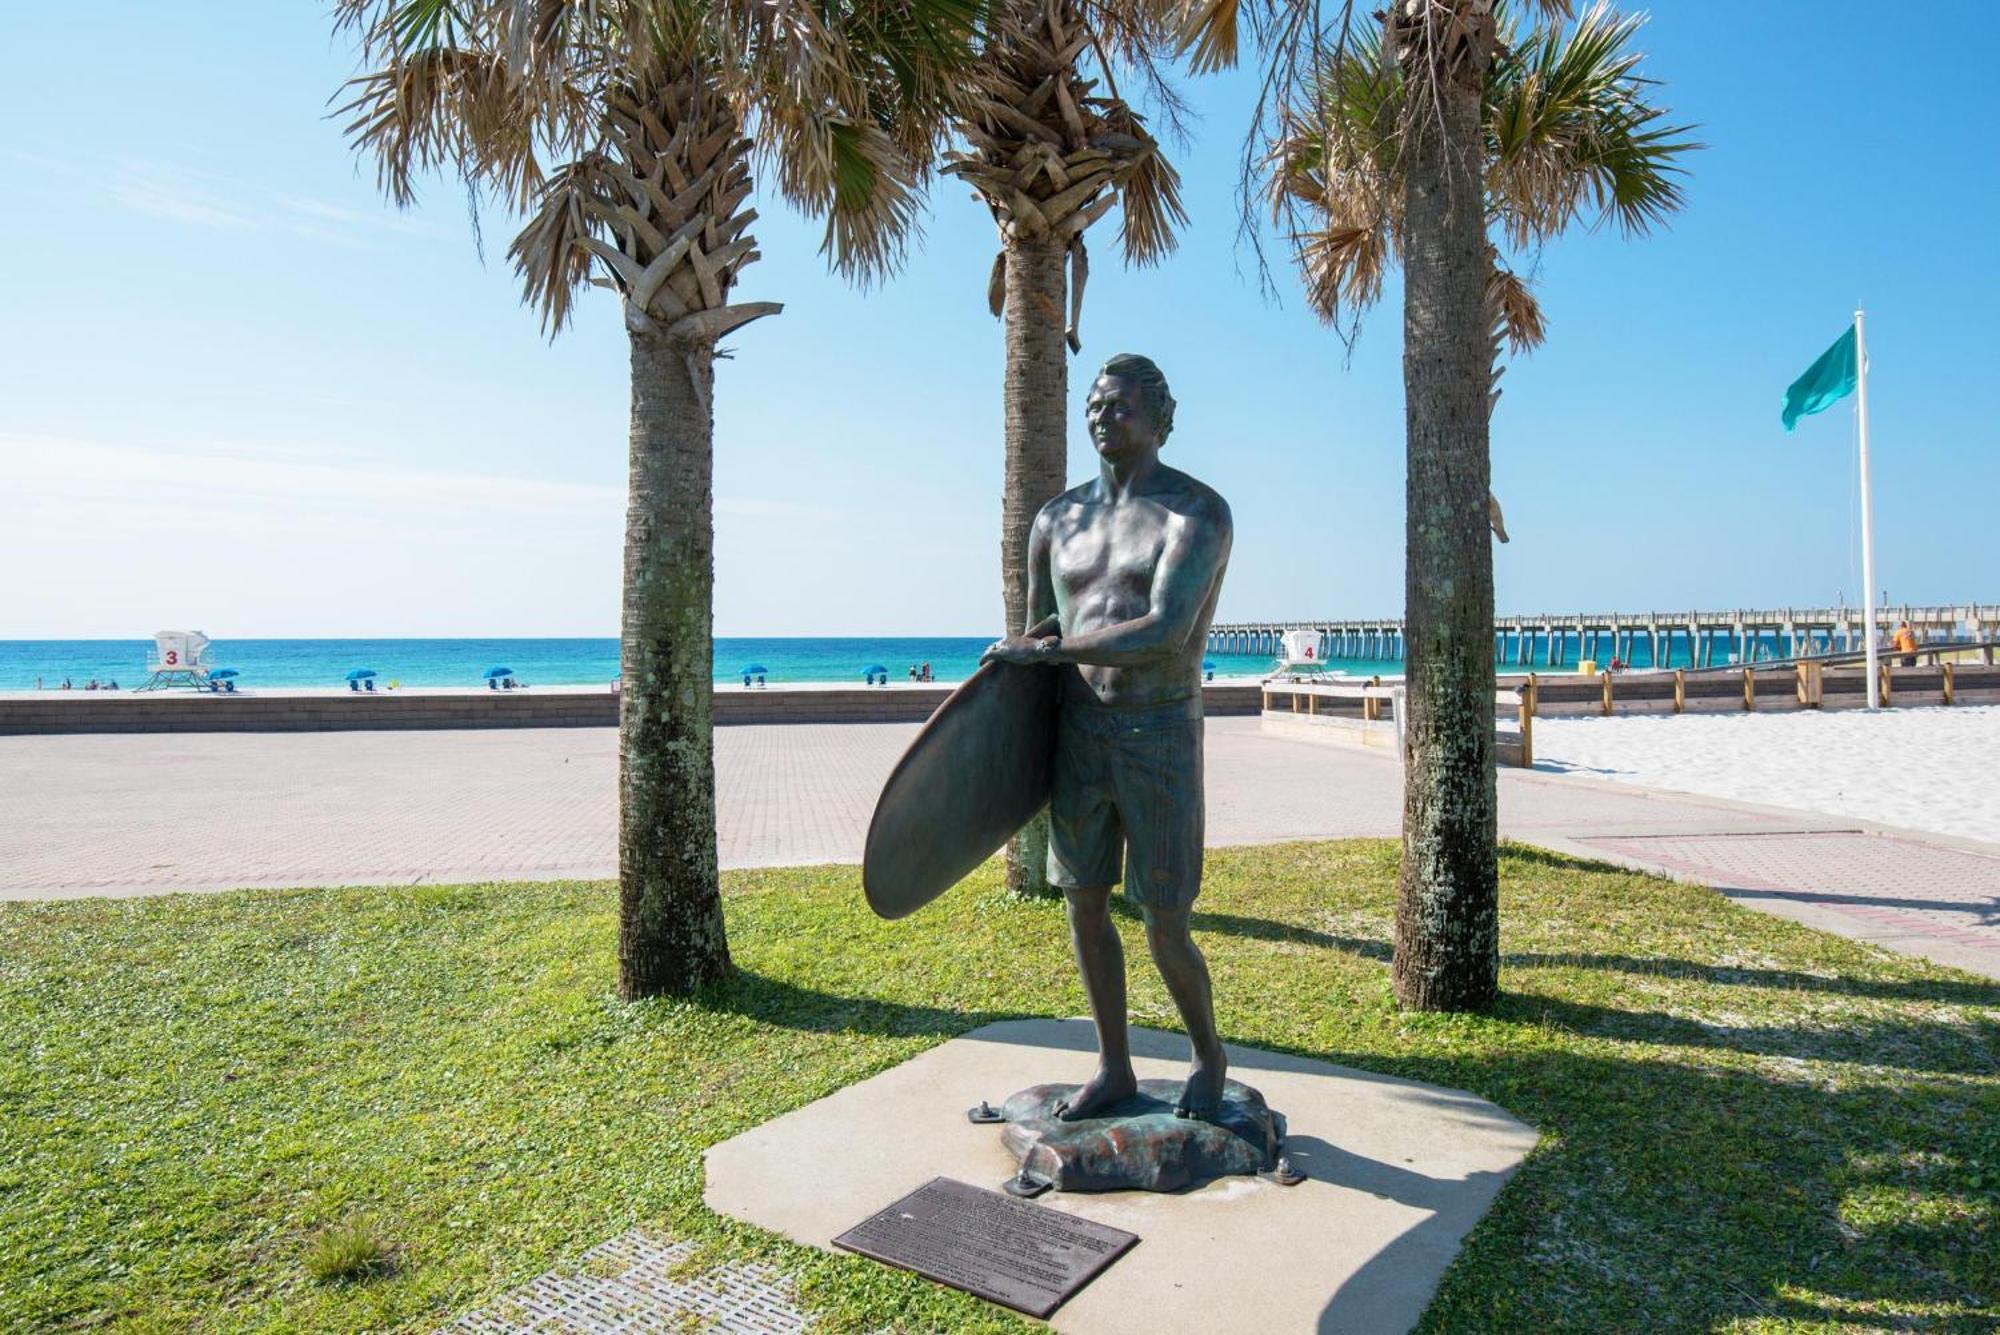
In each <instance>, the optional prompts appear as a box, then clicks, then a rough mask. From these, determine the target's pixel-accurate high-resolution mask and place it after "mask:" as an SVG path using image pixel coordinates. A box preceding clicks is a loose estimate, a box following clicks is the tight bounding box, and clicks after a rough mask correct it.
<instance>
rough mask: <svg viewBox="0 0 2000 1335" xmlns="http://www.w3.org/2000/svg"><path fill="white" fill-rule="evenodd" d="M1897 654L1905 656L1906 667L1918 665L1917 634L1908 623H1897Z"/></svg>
mask: <svg viewBox="0 0 2000 1335" xmlns="http://www.w3.org/2000/svg"><path fill="white" fill-rule="evenodd" d="M1896 652H1897V653H1899V654H1901V655H1902V656H1903V666H1904V667H1915V666H1916V665H1917V633H1916V632H1915V631H1913V630H1911V629H1910V623H1909V622H1907V621H1899V622H1897V623H1896Z"/></svg>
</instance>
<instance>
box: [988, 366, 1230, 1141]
mask: <svg viewBox="0 0 2000 1335" xmlns="http://www.w3.org/2000/svg"><path fill="white" fill-rule="evenodd" d="M1084 411H1085V417H1086V420H1087V422H1088V425H1089V430H1090V436H1091V440H1092V442H1093V444H1094V445H1095V446H1096V448H1097V453H1098V458H1099V465H1100V467H1099V472H1098V476H1097V478H1095V479H1094V480H1092V481H1090V482H1086V483H1084V484H1083V485H1082V486H1079V487H1073V488H1071V489H1070V490H1069V491H1066V492H1064V493H1063V494H1062V495H1060V496H1058V497H1056V498H1055V499H1054V500H1052V501H1050V502H1049V503H1048V504H1047V505H1045V506H1043V507H1042V511H1041V513H1040V514H1039V515H1037V516H1036V517H1035V523H1034V527H1033V528H1032V529H1031V530H1030V534H1029V539H1028V619H1029V624H1028V626H1026V627H1025V628H1024V629H1023V630H1022V632H1021V633H1020V634H1019V635H1015V636H1011V637H1009V638H1007V639H1004V640H1000V641H998V642H996V643H995V644H993V645H992V647H990V648H989V649H987V651H986V653H985V654H984V655H983V656H982V658H981V661H982V662H986V661H990V660H993V659H999V660H1001V661H1002V662H1008V663H1021V664H1036V665H1043V666H1046V667H1048V668H1049V669H1050V670H1052V671H1054V672H1056V673H1057V674H1058V683H1057V697H1058V707H1057V708H1058V714H1057V717H1058V723H1057V732H1056V750H1055V757H1054V778H1053V787H1052V790H1051V793H1050V796H1049V856H1048V875H1049V881H1050V883H1051V884H1053V885H1057V886H1060V887H1062V890H1063V894H1064V897H1065V898H1066V899H1067V900H1068V907H1069V922H1070V938H1071V941H1072V943H1073V944H1074V946H1075V949H1076V960H1077V970H1078V972H1079V973H1080V974H1081V975H1082V978H1083V986H1084V991H1085V992H1086V993H1087V994H1088V996H1089V998H1090V1013H1091V1018H1092V1020H1093V1021H1095V1023H1096V1026H1097V1044H1098V1068H1097V1073H1096V1075H1095V1076H1093V1077H1092V1078H1091V1079H1090V1081H1089V1082H1088V1083H1086V1084H1085V1085H1084V1086H1083V1087H1082V1088H1081V1089H1079V1090H1078V1091H1077V1092H1076V1093H1075V1094H1074V1095H1072V1096H1071V1097H1070V1098H1069V1099H1068V1100H1067V1101H1065V1102H1064V1103H1062V1104H1060V1105H1059V1106H1058V1107H1057V1110H1056V1115H1057V1116H1059V1117H1061V1118H1063V1119H1064V1120H1066V1121H1077V1120H1080V1119H1083V1118H1089V1117H1097V1116H1101V1115H1103V1114H1104V1113H1105V1111H1106V1110H1108V1109H1110V1108H1111V1107H1112V1106H1113V1105H1115V1104H1117V1103H1119V1102H1120V1101H1121V1100H1124V1099H1126V1098H1128V1097H1130V1096H1131V1095H1132V1094H1134V1093H1135V1092H1136V1091H1137V1089H1138V1081H1137V1079H1136V1077H1135V1075H1134V1073H1133V1070H1132V1058H1131V1049H1130V1035H1129V1034H1128V1032H1127V1029H1126V1005H1125V955H1124V949H1123V947H1122V946H1121V944H1120V942H1119V937H1118V929H1117V927H1116V926H1115V925H1114V924H1113V922H1112V920H1111V888H1112V886H1114V885H1116V884H1118V883H1119V882H1120V881H1121V880H1122V881H1123V882H1124V886H1125V895H1126V898H1127V899H1129V900H1131V901H1132V902H1133V903H1134V904H1136V905H1137V906H1138V908H1139V912H1140V915H1141V916H1142V917H1143V918H1144V920H1145V924H1146V943H1147V945H1148V946H1149V947H1150V949H1151V952H1152V956H1153V962H1154V964H1155V965H1157V966H1158V968H1159V970H1160V976H1161V978H1162V979H1163V980H1164V981H1165V982H1166V985H1167V991H1168V992H1169V993H1170V994H1171V995H1172V997H1173V999H1174V1005H1175V1007H1176V1008H1177V1009H1178V1010H1179V1011H1180V1016H1181V1023H1182V1025H1183V1026H1184V1027H1185V1028H1186V1030H1187V1034H1188V1040H1189V1043H1190V1045H1191V1046H1192V1048H1193V1061H1192V1063H1191V1065H1190V1067H1189V1069H1188V1078H1187V1083H1186V1085H1185V1086H1184V1088H1183V1091H1182V1094H1181V1097H1180V1101H1179V1104H1178V1106H1177V1107H1176V1108H1175V1112H1176V1113H1178V1114H1179V1115H1180V1116H1183V1117H1198V1118H1203V1119H1207V1120H1213V1119H1214V1118H1215V1117H1216V1116H1217V1114H1218V1112H1219V1110H1220V1107H1221V1102H1222V1093H1223V1079H1224V1075H1225V1074H1226V1072H1227V1069H1228V1061H1227V1058H1226V1057H1225V1055H1224V1053H1223V1049H1222V1043H1221V1040H1220V1039H1219V1038H1218V1037H1217V1035H1216V1032H1215V1003H1214V997H1213V993H1212V991H1211V989H1210V984H1209V975H1208V962H1207V961H1206V960H1205V959H1204V958H1203V957H1202V953H1201V950H1200V948H1199V947H1198V946H1196V945H1195V943H1194V938H1193V937H1192V936H1191V935H1190V934H1189V930H1188V918H1189V914H1190V912H1191V910H1192V908H1193V904H1194V899H1195V895H1196V894H1197V893H1198V892H1199V891H1200V889H1201V865H1202V826H1203V810H1202V785H1201V768H1202V767H1201V752H1202V700H1201V655H1202V650H1203V647H1204V645H1205V643H1206V641H1207V633H1208V625H1209V622H1210V621H1211V620H1212V619H1213V618H1214V615H1215V603H1216V599H1217V598H1218V597H1219V596H1220V595H1221V591H1222V575H1223V570H1224V568H1225V567H1226V566H1227V564H1228V562H1229V548H1230V542H1231V537H1232V525H1231V520H1230V515H1229V506H1228V505H1227V504H1226V503H1225V502H1224V501H1223V499H1222V497H1220V496H1218V495H1217V494H1216V493H1215V492H1214V491H1213V490H1211V489H1210V488H1209V487H1207V486H1205V485H1203V484H1202V483H1200V482H1197V481H1196V480H1195V479H1193V478H1191V477H1189V476H1188V475H1187V474H1185V473H1183V472H1181V471H1180V470H1178V469H1175V468H1170V467H1168V466H1167V465H1165V464H1162V463H1161V462H1160V447H1161V445H1162V444H1163V443H1165V441H1166V439H1167V436H1168V434H1169V433H1170V432H1171V431H1172V430H1173V425H1174V400H1173V395H1172V394H1170V393H1169V392H1168V390H1167V382H1166V377H1165V376H1163V375H1161V373H1160V369H1159V367H1157V366H1155V365H1154V364H1153V363H1152V361H1151V360H1149V359H1148V358H1145V357H1138V356H1133V355H1131V354H1120V355H1119V356H1116V357H1113V358H1112V359H1111V360H1110V361H1108V362H1106V363H1105V364H1104V368H1103V370H1102V371H1101V372H1099V374H1098V378H1097V382H1096V383H1095V384H1094V385H1092V386H1091V390H1090V398H1089V400H1088V403H1087V405H1086V407H1085V410H1084Z"/></svg>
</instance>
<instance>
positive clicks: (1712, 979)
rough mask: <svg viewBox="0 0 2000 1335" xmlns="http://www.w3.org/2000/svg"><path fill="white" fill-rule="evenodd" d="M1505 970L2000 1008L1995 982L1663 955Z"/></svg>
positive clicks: (1563, 958) (1574, 959)
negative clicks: (1605, 973)
mask: <svg viewBox="0 0 2000 1335" xmlns="http://www.w3.org/2000/svg"><path fill="white" fill-rule="evenodd" d="M1500 964H1501V967H1502V968H1508V969H1603V970H1611V971H1614V972H1618V973H1630V974H1639V975H1644V976H1649V977H1655V978H1678V979H1686V980H1688V981H1692V982H1699V983H1714V984H1717V985H1719V986H1725V987H1770V988H1778V989H1782V990H1785V991H1796V992H1832V993H1836V994H1838V995H1841V996H1853V997H1874V998H1878V999H1881V1000H1888V1001H1931V1002H1936V1003H1938V1004H1940V1005H1949V1006H2000V982H1995V983H1966V982H1960V981H1958V980H1957V979H1943V978H1940V979H1922V980H1912V979H1901V980H1880V979H1872V978H1850V977H1845V976H1839V975H1822V974H1811V973H1800V972H1798V971H1797V970H1793V969H1750V968H1731V967H1724V966H1720V965H1708V964H1699V963H1696V962H1695V961H1693V960H1682V959H1673V958H1671V957H1666V956H1642V955H1598V954H1562V953H1543V952H1534V951H1523V952H1517V953H1514V954H1508V955H1502V956H1501V957H1500Z"/></svg>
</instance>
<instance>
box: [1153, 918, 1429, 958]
mask: <svg viewBox="0 0 2000 1335" xmlns="http://www.w3.org/2000/svg"><path fill="white" fill-rule="evenodd" d="M1188 922H1189V923H1190V924H1191V925H1192V926H1193V928H1194V930H1195V931H1197V932H1216V933H1219V934H1220V935H1223V936H1243V937H1249V938H1251V939H1253V940H1257V941H1293V942H1297V943H1299V944H1300V945H1309V946H1323V947H1325V948H1326V949H1328V950H1340V951H1345V952H1346V953H1347V954H1350V955H1358V956H1360V957H1361V958H1362V959H1369V960H1384V961H1386V960H1387V959H1388V958H1389V957H1390V955H1391V954H1392V953H1393V952H1392V951H1391V949H1390V946H1389V943H1388V942H1387V941H1376V940H1374V939H1372V938H1370V937H1365V936H1335V935H1333V934H1332V933H1331V932H1322V931H1319V930H1318V929H1316V928H1312V927H1301V926H1299V925H1297V924H1296V923H1288V922H1272V921H1271V920H1270V919H1268V918H1246V917H1243V916H1241V915H1240V914H1235V913H1202V912H1200V911H1196V912H1195V913H1194V914H1193V915H1192V916H1191V917H1190V918H1189V919H1188Z"/></svg>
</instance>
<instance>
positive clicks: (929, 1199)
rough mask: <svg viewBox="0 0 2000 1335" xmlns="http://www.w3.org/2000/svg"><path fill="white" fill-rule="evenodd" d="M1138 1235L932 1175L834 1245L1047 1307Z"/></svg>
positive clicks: (997, 1298)
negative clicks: (928, 1179)
mask: <svg viewBox="0 0 2000 1335" xmlns="http://www.w3.org/2000/svg"><path fill="white" fill-rule="evenodd" d="M1138 1240H1139V1235H1138V1234H1136V1233H1127V1232H1125V1231H1124V1230H1123V1229H1118V1228H1107V1227H1106V1226H1104V1225H1103V1224H1094V1223H1092V1222H1091V1221H1090V1220H1088V1219H1078V1218H1076V1217H1075V1216H1074V1215H1067V1214H1064V1213H1063V1212H1062V1211H1060V1210H1051V1209H1049V1208H1048V1207H1047V1206H1046V1205H1034V1204H1031V1203H1030V1202H1028V1201H1018V1200H1015V1199H1014V1198H1013V1197H1011V1196H1004V1195H1002V1194H1001V1193H999V1192H997V1191H987V1190H985V1189H983V1188H980V1187H974V1186H969V1185H967V1184H966V1183H964V1182H954V1181H952V1180H951V1179H950V1178H948V1177H934V1178H932V1179H931V1180H930V1181H929V1182H926V1183H925V1184H924V1185H923V1186H921V1187H918V1188H917V1189H916V1190H915V1191H913V1192H911V1193H910V1194H909V1195H907V1196H905V1197H903V1199H901V1200H900V1201H897V1202H896V1203H895V1204H894V1205H892V1206H890V1207H889V1208H888V1209H886V1210H881V1211H878V1212H877V1213H876V1214H874V1215H871V1216H870V1217H869V1218H867V1219H865V1220H863V1221H862V1222H861V1223H859V1224H856V1225H855V1226H854V1227H853V1228H850V1229H848V1230H847V1232H845V1233H843V1234H841V1235H840V1236H839V1237H837V1238H835V1239H834V1240H833V1245H834V1246H836V1247H845V1248H846V1249H847V1250H848V1251H851V1252H859V1253H861V1255H863V1256H870V1257H873V1258H874V1259H875V1260H877V1261H881V1262H884V1263H885V1264H888V1265H892V1266H895V1267H897V1268H898V1269H900V1270H913V1271H915V1272H916V1273H917V1274H919V1275H922V1276H923V1277H924V1278H926V1279H934V1280H937V1281H938V1282H939V1283H941V1284H949V1285H951V1286H952V1287H953V1288H955V1289H964V1290H965V1291H966V1292H967V1293H974V1294H978V1295H979V1296H980V1297H981V1298H985V1299H988V1300H989V1301H992V1302H996V1303H999V1304H1000V1305H1002V1306H1003V1307H1011V1308H1013V1309H1014V1310H1015V1311H1017V1312H1026V1313H1027V1314H1028V1315H1029V1316H1033V1317H1046V1316H1048V1314H1049V1313H1051V1312H1053V1311H1055V1310H1056V1308H1058V1307H1060V1306H1062V1305H1063V1303H1064V1302H1066V1301H1068V1299H1069V1296H1070V1295H1071V1294H1072V1293H1075V1292H1076V1291H1077V1290H1078V1289H1080V1288H1082V1287H1083V1286H1084V1285H1086V1284H1088V1283H1090V1281H1091V1280H1092V1279H1094V1278H1096V1276H1097V1273H1098V1272H1099V1271H1101V1270H1103V1269H1104V1268H1105V1267H1106V1266H1108V1265H1110V1264H1111V1263H1112V1262H1113V1261H1115V1260H1117V1259H1118V1258H1119V1257H1121V1256H1123V1255H1124V1254H1125V1253H1126V1252H1127V1251H1129V1250H1131V1247H1132V1244H1133V1243H1135V1242H1137V1241H1138Z"/></svg>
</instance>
